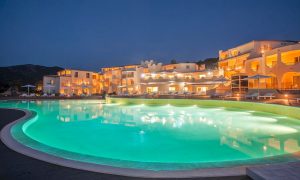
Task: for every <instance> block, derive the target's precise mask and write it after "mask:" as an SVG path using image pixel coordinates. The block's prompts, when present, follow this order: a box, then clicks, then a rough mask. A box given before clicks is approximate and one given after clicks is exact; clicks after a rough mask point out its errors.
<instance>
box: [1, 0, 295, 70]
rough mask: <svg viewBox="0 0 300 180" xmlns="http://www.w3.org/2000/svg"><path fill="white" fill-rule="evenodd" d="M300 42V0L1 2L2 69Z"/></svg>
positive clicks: (91, 66) (95, 65) (91, 65)
mask: <svg viewBox="0 0 300 180" xmlns="http://www.w3.org/2000/svg"><path fill="white" fill-rule="evenodd" d="M260 39H276V40H277V39H278V40H300V1H299V0H279V1H275V0H251V1H250V0H249V1H245V0H223V1H222V0H207V1H204V0H196V1H192V0H181V1H175V0H157V1H155V0H149V1H146V0H136V1H135V0H128V1H125V0H119V1H113V0H108V1H100V0H95V1H93V0H87V1H84V0H82V1H77V0H69V1H62V0H57V1H54V0H53V1H50V0H49V1H44V0H35V1H32V0H7V1H6V0H0V66H8V65H16V64H39V65H46V66H61V67H65V68H76V69H87V70H99V68H101V67H103V66H113V65H125V64H137V63H140V61H141V60H144V59H155V60H157V61H159V62H164V63H168V62H170V60H171V59H176V60H178V61H197V60H200V59H205V58H208V57H217V56H218V51H219V50H220V49H228V48H231V47H234V46H236V45H239V44H243V43H246V42H248V41H251V40H260Z"/></svg>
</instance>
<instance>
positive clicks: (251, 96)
mask: <svg viewBox="0 0 300 180" xmlns="http://www.w3.org/2000/svg"><path fill="white" fill-rule="evenodd" d="M245 98H246V99H257V98H258V93H253V94H247V95H246V96H245Z"/></svg>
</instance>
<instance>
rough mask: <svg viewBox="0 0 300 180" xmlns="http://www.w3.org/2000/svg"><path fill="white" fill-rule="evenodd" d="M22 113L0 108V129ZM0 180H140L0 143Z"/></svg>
mask: <svg viewBox="0 0 300 180" xmlns="http://www.w3.org/2000/svg"><path fill="white" fill-rule="evenodd" d="M23 115H24V113H23V112H22V111H17V110H8V109H1V108H0V129H2V128H3V127H4V126H5V125H6V124H8V123H9V122H11V121H13V120H15V119H18V118H20V117H22V116H23ZM0 179H1V180H2V179H3V180H14V179H17V180H35V179H37V180H59V179H63V180H69V179H70V180H79V179H83V180H90V179H101V180H106V179H112V180H126V179H134V180H135V179H136V180H137V179H142V178H131V177H124V176H116V175H109V174H100V173H93V172H88V171H82V170H77V169H71V168H67V167H62V166H58V165H54V164H50V163H47V162H44V161H39V160H36V159H33V158H30V157H27V156H24V155H22V154H19V153H16V152H14V151H12V150H10V149H9V148H7V147H6V146H5V145H4V144H3V143H2V142H1V141H0ZM194 179H209V180H215V179H224V180H249V178H248V177H246V176H242V177H224V178H194Z"/></svg>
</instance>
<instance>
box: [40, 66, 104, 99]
mask: <svg viewBox="0 0 300 180" xmlns="http://www.w3.org/2000/svg"><path fill="white" fill-rule="evenodd" d="M102 89H103V86H102V75H101V74H99V73H96V72H92V71H82V70H73V69H65V70H62V71H59V72H57V75H50V76H44V79H43V92H44V93H48V94H61V95H68V96H70V95H81V94H85V95H92V94H100V93H101V92H102Z"/></svg>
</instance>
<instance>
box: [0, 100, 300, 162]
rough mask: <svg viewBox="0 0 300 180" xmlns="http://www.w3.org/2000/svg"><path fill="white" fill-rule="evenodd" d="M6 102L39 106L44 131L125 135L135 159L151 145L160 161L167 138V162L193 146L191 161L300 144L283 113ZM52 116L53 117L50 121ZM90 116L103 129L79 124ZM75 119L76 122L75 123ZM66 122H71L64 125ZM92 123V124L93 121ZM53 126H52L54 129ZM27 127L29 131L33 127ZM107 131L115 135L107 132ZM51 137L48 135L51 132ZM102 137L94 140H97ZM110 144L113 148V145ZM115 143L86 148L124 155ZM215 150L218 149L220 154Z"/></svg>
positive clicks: (269, 152) (290, 149) (287, 149)
mask: <svg viewBox="0 0 300 180" xmlns="http://www.w3.org/2000/svg"><path fill="white" fill-rule="evenodd" d="M7 106H9V107H18V108H27V109H31V110H35V111H37V113H38V114H39V117H44V118H43V119H40V120H39V122H40V124H39V123H37V125H36V126H37V127H39V129H43V128H45V129H44V130H43V133H44V134H46V133H48V131H47V130H49V129H46V125H47V127H52V126H53V127H54V124H55V128H56V129H58V130H59V128H62V129H61V131H60V132H64V131H63V130H64V129H63V128H65V130H66V131H65V132H68V131H67V129H68V128H75V127H76V128H78V129H76V131H80V132H78V133H82V135H84V136H85V137H87V136H89V133H95V134H97V137H95V139H96V141H97V143H99V146H101V144H100V142H98V141H103V142H110V143H120V142H119V141H120V139H121V138H120V136H121V137H122V136H124V138H127V140H126V141H127V143H126V144H125V143H124V144H123V143H120V144H119V148H120V149H122V148H124V149H127V148H128V149H129V148H131V150H132V151H133V152H135V150H134V148H137V149H138V148H140V149H138V150H139V151H137V152H140V154H136V156H137V158H136V159H135V158H134V157H130V155H131V156H133V155H132V154H128V157H127V159H130V158H132V159H130V160H139V159H138V158H140V159H142V160H145V161H148V160H149V159H147V158H148V157H149V154H148V155H147V158H146V157H144V156H146V154H147V153H149V152H150V150H151V151H152V152H151V154H152V155H153V156H152V157H150V158H152V159H151V160H153V161H157V159H156V158H157V157H156V156H155V153H156V152H153V149H154V148H157V147H158V146H160V145H158V144H164V145H165V146H170V147H172V148H173V150H172V151H174V152H168V153H169V154H171V155H173V156H171V155H170V157H169V156H166V157H165V160H166V161H167V162H170V161H171V160H172V158H174V157H175V156H178V154H180V153H190V152H191V154H192V153H194V152H201V153H198V154H195V155H191V157H184V158H185V160H189V161H191V159H197V158H198V157H199V159H200V156H201V155H199V154H203V157H202V156H201V158H206V160H207V161H213V160H216V161H218V160H220V161H221V160H222V161H224V160H230V158H231V159H249V158H260V157H266V156H273V155H281V154H285V153H294V152H297V151H299V150H300V146H299V145H300V144H299V143H300V142H299V140H300V138H299V137H300V134H299V129H300V124H299V122H298V120H296V119H292V118H289V117H285V116H282V115H280V116H279V115H274V114H267V113H261V112H255V111H245V110H236V109H224V108H205V107H197V106H189V107H174V106H171V105H167V106H152V107H149V106H145V105H131V106H123V105H116V104H107V105H105V104H102V103H101V102H100V101H96V100H95V101H91V100H89V101H71V100H65V101H32V102H28V101H16V102H13V103H11V102H3V103H0V107H7ZM49 119H51V123H50V122H49ZM43 121H44V122H43ZM89 121H91V122H93V123H95V124H93V126H94V127H95V126H97V128H99V129H95V130H93V129H89V130H87V129H83V128H80V126H81V127H84V126H85V125H86V124H81V125H80V126H79V125H78V122H89ZM43 123H44V124H43ZM73 123H74V125H73V126H72V124H73ZM63 124H65V125H66V126H62V125H63ZM49 125H50V126H49ZM98 125H99V126H98ZM71 126H72V127H71ZM88 127H89V128H90V127H91V126H88ZM125 127H126V128H125ZM108 128H110V129H108ZM124 128H125V129H124ZM56 129H55V130H56ZM33 130H35V129H34V127H32V132H33ZM53 130H54V129H51V131H53ZM73 130H74V129H73ZM86 131H87V132H86ZM28 133H30V129H29V130H28ZM34 133H36V132H34ZM34 133H33V134H34ZM49 133H50V130H49ZM52 133H53V132H52ZM98 133H99V134H98ZM101 133H102V134H101ZM105 133H106V134H105ZM109 133H112V134H109ZM103 134H104V135H106V136H111V137H109V138H107V137H104V136H103ZM39 136H40V133H39ZM54 136H55V135H54ZM57 136H58V135H57ZM36 137H37V135H36ZM70 137H71V136H70ZM70 137H69V135H67V134H66V135H60V136H59V138H56V139H55V138H53V139H51V143H53V146H60V145H61V144H60V143H61V142H59V139H64V140H65V141H64V145H65V144H66V143H69V141H70V140H69V139H68V138H70ZM93 138H94V137H93ZM41 141H43V139H41ZM47 141H49V138H48V137H47ZM78 141H80V140H78ZM114 141H116V142H114ZM158 142H159V143H158ZM76 143H77V145H78V144H80V145H84V142H82V143H81V142H76ZM97 143H95V144H94V146H97V145H98V144H97ZM151 143H153V144H155V145H153V144H151ZM156 143H157V144H156ZM180 143H181V144H180ZM201 143H203V144H201ZM110 146H111V149H109V148H110ZM75 147H76V146H75V145H73V144H71V141H70V144H68V148H69V150H73V151H75V152H76V151H77V150H75V149H76V148H75ZM114 147H115V145H110V144H108V145H107V147H106V148H107V149H105V148H103V149H97V151H96V150H95V148H94V147H90V149H89V147H86V151H90V153H91V154H93V153H94V154H93V155H95V154H97V153H102V154H105V155H106V156H113V157H114V158H121V155H122V156H123V157H126V155H124V152H123V154H122V152H118V150H114V152H111V151H112V149H113V148H114ZM72 148H73V149H72ZM147 148H148V149H147ZM164 148H165V149H164ZM147 150H149V151H147ZM159 150H161V151H162V152H163V153H166V152H167V150H168V148H166V147H162V148H161V149H159ZM78 151H79V150H78ZM143 151H145V154H143ZM146 151H147V153H146ZM177 151H178V152H177ZM211 151H212V152H211ZM221 152H224V153H225V152H226V153H227V154H224V155H223V156H222V155H219V154H220V153H221ZM118 153H119V154H118ZM159 153H161V152H157V154H158V155H159ZM212 153H216V154H217V155H216V154H212ZM143 155H144V156H143ZM207 156H216V157H207ZM214 158H216V159H214ZM218 158H219V159H218ZM199 159H197V160H199ZM149 161H150V160H149ZM177 161H178V162H184V161H183V160H182V159H176V162H177ZM199 161H200V160H199Z"/></svg>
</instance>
